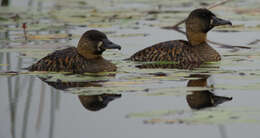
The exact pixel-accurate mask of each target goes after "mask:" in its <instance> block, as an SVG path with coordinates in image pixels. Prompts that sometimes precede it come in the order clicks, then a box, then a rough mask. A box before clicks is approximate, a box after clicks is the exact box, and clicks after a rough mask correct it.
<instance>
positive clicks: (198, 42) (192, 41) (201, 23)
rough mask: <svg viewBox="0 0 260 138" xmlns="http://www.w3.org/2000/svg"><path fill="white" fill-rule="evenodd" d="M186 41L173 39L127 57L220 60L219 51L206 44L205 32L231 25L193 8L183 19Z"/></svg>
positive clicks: (194, 60)
mask: <svg viewBox="0 0 260 138" xmlns="http://www.w3.org/2000/svg"><path fill="white" fill-rule="evenodd" d="M185 24H186V36H187V39H188V41H185V40H173V41H167V42H161V43H158V44H155V45H153V46H151V47H147V48H145V49H143V50H141V51H139V52H137V53H135V54H134V55H132V56H131V57H130V58H129V59H130V60H132V61H145V62H152V61H173V62H175V63H177V64H183V63H204V62H214V61H219V60H221V57H220V55H219V53H218V52H217V51H216V50H214V49H213V48H212V47H211V46H209V45H208V43H207V41H206V38H207V32H208V31H210V30H211V29H212V28H213V27H215V26H219V25H232V23H231V22H230V21H227V20H223V19H220V18H218V17H216V16H215V14H213V13H212V12H211V11H209V10H207V9H203V8H201V9H196V10H193V11H192V12H191V13H190V15H189V16H188V18H187V19H186V21H185Z"/></svg>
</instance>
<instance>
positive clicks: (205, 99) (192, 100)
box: [186, 74, 232, 109]
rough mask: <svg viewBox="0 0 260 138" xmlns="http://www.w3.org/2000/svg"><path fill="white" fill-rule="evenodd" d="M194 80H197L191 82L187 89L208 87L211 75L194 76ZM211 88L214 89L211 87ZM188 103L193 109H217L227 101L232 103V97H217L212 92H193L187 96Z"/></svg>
mask: <svg viewBox="0 0 260 138" xmlns="http://www.w3.org/2000/svg"><path fill="white" fill-rule="evenodd" d="M190 77H192V78H198V79H196V80H189V81H188V84H187V87H206V86H209V84H208V82H207V79H208V78H209V77H210V75H202V74H193V75H190ZM210 87H213V85H211V86H210ZM186 100H187V103H188V104H189V106H190V107H191V108H192V109H203V108H206V107H215V106H217V105H219V104H222V103H224V102H227V101H231V100H232V97H225V96H217V95H215V94H214V93H212V92H210V90H200V91H192V93H191V94H188V95H187V96H186Z"/></svg>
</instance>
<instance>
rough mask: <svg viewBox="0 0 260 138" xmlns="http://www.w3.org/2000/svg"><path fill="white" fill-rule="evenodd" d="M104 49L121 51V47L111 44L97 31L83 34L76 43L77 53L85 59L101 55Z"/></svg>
mask: <svg viewBox="0 0 260 138" xmlns="http://www.w3.org/2000/svg"><path fill="white" fill-rule="evenodd" d="M106 49H119V50H120V49H121V46H119V45H117V44H115V43H113V42H111V41H110V40H109V39H108V38H107V36H106V35H105V34H104V33H102V32H100V31H97V30H89V31H87V32H85V33H84V34H83V35H82V36H81V38H80V40H79V43H78V47H77V51H78V52H79V54H81V55H82V56H84V57H85V58H87V59H93V58H96V57H99V56H101V55H102V53H103V52H104V51H105V50H106Z"/></svg>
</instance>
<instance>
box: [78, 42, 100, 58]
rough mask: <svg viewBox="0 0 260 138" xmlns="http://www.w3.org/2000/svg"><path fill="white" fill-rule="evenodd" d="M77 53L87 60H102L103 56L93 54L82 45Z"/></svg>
mask: <svg viewBox="0 0 260 138" xmlns="http://www.w3.org/2000/svg"><path fill="white" fill-rule="evenodd" d="M77 52H78V53H79V54H80V55H81V56H83V57H84V58H85V59H89V60H90V59H99V58H102V56H101V55H98V54H94V53H93V52H90V50H88V49H86V48H85V47H84V46H82V45H78V47H77Z"/></svg>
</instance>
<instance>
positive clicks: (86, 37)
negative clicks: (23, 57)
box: [28, 30, 121, 73]
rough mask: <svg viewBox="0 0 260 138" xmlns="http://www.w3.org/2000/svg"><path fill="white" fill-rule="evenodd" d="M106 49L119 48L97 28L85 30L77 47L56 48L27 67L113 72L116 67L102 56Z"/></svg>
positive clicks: (49, 69)
mask: <svg viewBox="0 0 260 138" xmlns="http://www.w3.org/2000/svg"><path fill="white" fill-rule="evenodd" d="M106 49H119V50H120V49H121V47H120V46H119V45H117V44H114V43H112V42H111V41H110V40H108V38H107V36H106V35H105V34H104V33H102V32H100V31H97V30H89V31H87V32H85V33H84V34H83V35H82V37H81V38H80V40H79V42H78V46H77V48H75V47H70V48H66V49H63V50H57V51H55V52H53V53H51V54H49V55H47V56H46V57H44V58H42V59H40V60H39V61H38V62H37V63H35V64H33V65H31V66H30V67H28V70H29V71H54V72H60V71H63V72H73V73H84V72H89V73H97V72H113V71H116V69H117V67H116V66H115V65H114V64H112V63H111V62H109V61H108V60H106V59H104V58H103V57H102V53H103V52H104V51H105V50H106Z"/></svg>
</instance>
